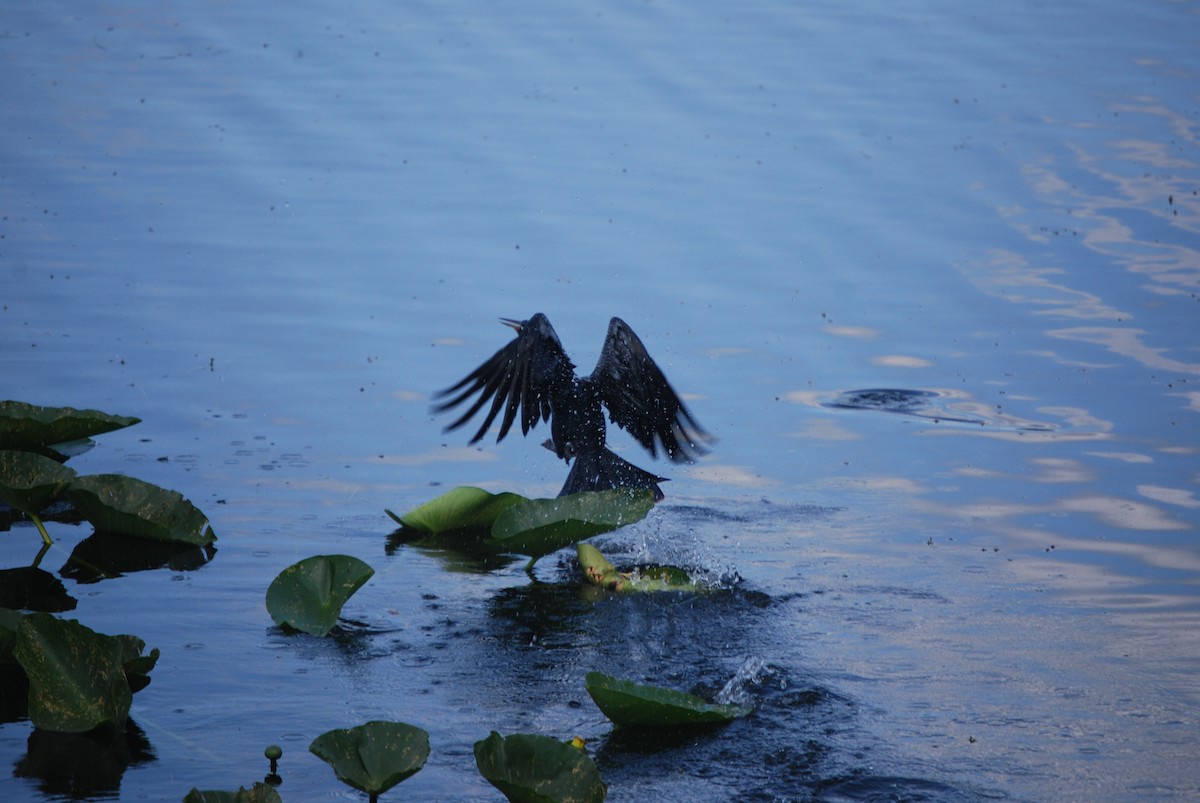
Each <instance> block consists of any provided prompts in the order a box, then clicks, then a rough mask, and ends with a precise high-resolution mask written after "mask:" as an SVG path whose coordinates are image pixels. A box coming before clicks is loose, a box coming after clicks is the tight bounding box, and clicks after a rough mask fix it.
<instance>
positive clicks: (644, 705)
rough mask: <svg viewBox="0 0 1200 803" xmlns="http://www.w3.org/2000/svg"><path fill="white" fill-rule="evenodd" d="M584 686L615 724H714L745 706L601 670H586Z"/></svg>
mask: <svg viewBox="0 0 1200 803" xmlns="http://www.w3.org/2000/svg"><path fill="white" fill-rule="evenodd" d="M587 690H588V694H590V695H591V696H592V700H593V701H594V702H595V703H596V706H597V707H598V708H599V709H600V710H601V711H603V712H604V715H605V716H606V717H608V718H609V719H610V720H612V723H613V724H614V725H616V726H617V727H631V728H662V727H680V726H684V725H718V724H723V723H726V722H730V721H732V720H735V719H738V718H740V717H744V716H746V715H747V714H749V713H750V710H751V709H749V708H743V707H742V706H740V705H717V704H715V703H707V702H705V701H704V700H702V699H700V698H699V697H697V696H695V695H694V694H686V693H684V692H681V691H675V690H673V689H664V688H661V687H659V686H644V685H641V684H638V683H634V682H633V681H630V680H620V679H618V678H615V677H613V676H612V675H605V674H603V673H602V672H588V674H587Z"/></svg>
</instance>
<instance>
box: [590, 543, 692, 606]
mask: <svg viewBox="0 0 1200 803" xmlns="http://www.w3.org/2000/svg"><path fill="white" fill-rule="evenodd" d="M575 552H576V554H577V555H578V556H579V565H580V566H581V567H582V568H583V577H584V579H585V580H587V581H588V582H589V583H592V584H593V585H598V586H600V587H601V588H606V589H608V590H609V591H619V592H622V593H627V594H629V593H634V592H639V591H642V592H645V591H697V590H699V589H700V586H698V585H697V584H696V583H695V581H693V580H692V578H691V576H690V575H689V574H688V573H687V572H685V571H684V570H683V569H677V568H675V567H674V566H643V567H639V568H638V569H636V570H634V571H632V572H619V571H617V570H616V568H615V567H614V566H613V565H612V564H611V563H609V562H608V561H607V560H606V559H605V557H604V555H602V554H600V550H598V549H596V547H594V546H592V545H591V544H576V545H575Z"/></svg>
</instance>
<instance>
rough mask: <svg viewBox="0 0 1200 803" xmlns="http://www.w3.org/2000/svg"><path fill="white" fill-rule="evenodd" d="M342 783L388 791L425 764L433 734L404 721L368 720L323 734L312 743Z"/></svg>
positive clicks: (371, 790)
mask: <svg viewBox="0 0 1200 803" xmlns="http://www.w3.org/2000/svg"><path fill="white" fill-rule="evenodd" d="M308 749H309V751H310V752H312V753H313V754H314V755H317V756H319V757H320V758H321V759H323V760H324V761H326V762H327V763H328V764H329V765H330V766H331V767H333V771H334V773H335V774H336V775H337V777H338V778H339V779H340V780H341V781H342V783H345V784H348V785H350V786H353V787H354V788H355V789H358V790H359V791H362V792H366V793H367V794H369V795H377V794H380V793H383V792H386V791H387V790H388V789H391V788H392V787H393V786H395V785H396V784H398V783H400V782H401V781H403V780H405V779H406V778H408V777H409V776H411V775H413V774H414V773H416V772H417V771H418V770H420V769H421V768H422V767H424V766H425V760H426V759H428V758H429V734H428V733H426V732H425V731H424V730H422V729H421V728H418V727H416V726H415V725H408V724H406V723H403V722H383V721H375V722H367V723H366V724H364V725H359V726H358V727H355V728H344V729H340V730H331V731H328V732H327V733H323V734H321V735H320V736H318V737H317V738H316V739H314V740H313V742H312V744H310V745H309V746H308Z"/></svg>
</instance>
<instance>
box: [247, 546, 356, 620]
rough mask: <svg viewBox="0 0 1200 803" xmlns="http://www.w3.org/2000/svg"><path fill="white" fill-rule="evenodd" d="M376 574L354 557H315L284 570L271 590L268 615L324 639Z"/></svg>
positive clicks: (273, 581) (268, 591) (271, 586)
mask: <svg viewBox="0 0 1200 803" xmlns="http://www.w3.org/2000/svg"><path fill="white" fill-rule="evenodd" d="M373 574H375V570H374V569H372V568H371V567H370V566H368V565H367V564H366V563H364V562H363V561H361V560H359V559H358V558H355V557H351V556H350V555H314V556H312V557H311V558H305V559H304V560H302V561H299V562H298V563H293V564H292V565H291V566H289V567H287V568H286V569H284V570H283V571H282V572H280V573H279V575H278V576H277V577H276V578H275V579H274V580H272V581H271V585H270V587H269V588H268V589H267V611H268V612H269V613H270V614H271V618H272V619H274V620H275V623H276V624H277V625H280V626H283V627H290V628H291V629H293V630H299V631H301V632H304V633H308V634H309V635H312V636H324V635H325V634H326V633H328V632H329V631H330V630H332V629H333V626H334V625H335V624H337V620H338V616H340V615H341V613H342V606H343V605H345V604H346V600H348V599H350V597H351V596H353V595H354V592H356V591H358V589H360V588H362V585H363V583H365V582H367V580H370V579H371V575H373Z"/></svg>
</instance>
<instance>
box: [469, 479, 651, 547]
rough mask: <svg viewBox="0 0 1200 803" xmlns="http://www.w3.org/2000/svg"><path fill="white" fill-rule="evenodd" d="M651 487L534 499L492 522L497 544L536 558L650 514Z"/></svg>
mask: <svg viewBox="0 0 1200 803" xmlns="http://www.w3.org/2000/svg"><path fill="white" fill-rule="evenodd" d="M652 507H654V494H653V493H652V492H651V491H649V490H645V489H642V490H636V491H630V490H626V489H623V488H618V489H613V490H608V491H584V492H583V493H577V494H570V495H569V496H560V497H558V498H557V499H530V500H528V501H525V502H521V503H519V504H515V505H512V506H511V507H508V508H506V509H505V510H504V512H503V513H501V514H500V515H499V516H498V517H497V518H496V521H495V523H494V524H493V525H492V539H491V542H490V543H491V545H492V546H494V547H495V548H497V549H499V550H502V551H505V552H517V553H519V554H522V555H528V556H530V557H531V558H533V559H534V560H536V559H538V558H540V557H542V556H543V555H548V554H550V553H551V552H554V551H556V550H559V549H562V548H563V547H566V546H570V545H571V544H574V543H576V542H578V541H582V540H583V539H585V538H591V537H592V536H593V535H599V534H600V533H606V532H609V531H611V530H615V529H617V528H618V527H623V526H625V525H626V524H632V523H633V522H635V521H640V520H641V519H643V518H645V516H646V514H647V513H649V512H650V509H651V508H652Z"/></svg>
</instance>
